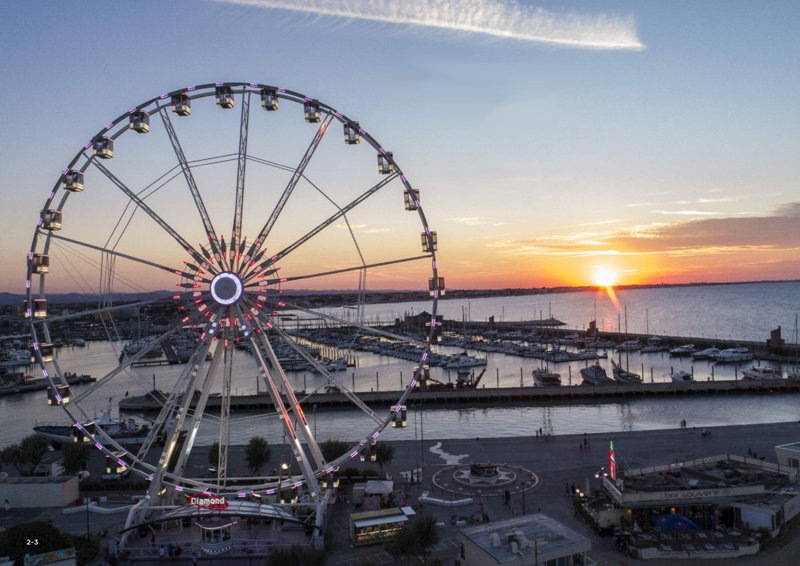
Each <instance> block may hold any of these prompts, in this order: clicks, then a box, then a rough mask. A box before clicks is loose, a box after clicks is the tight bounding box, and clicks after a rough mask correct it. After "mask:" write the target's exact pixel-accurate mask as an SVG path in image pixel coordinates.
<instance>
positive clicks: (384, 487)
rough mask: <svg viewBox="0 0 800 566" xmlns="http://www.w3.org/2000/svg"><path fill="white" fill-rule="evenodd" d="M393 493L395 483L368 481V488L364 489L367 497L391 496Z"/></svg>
mask: <svg viewBox="0 0 800 566" xmlns="http://www.w3.org/2000/svg"><path fill="white" fill-rule="evenodd" d="M392 491H394V482H392V481H380V480H370V481H368V482H367V487H366V488H365V489H364V493H366V494H367V495H389V494H390V493H392Z"/></svg>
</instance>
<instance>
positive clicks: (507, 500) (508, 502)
mask: <svg viewBox="0 0 800 566" xmlns="http://www.w3.org/2000/svg"><path fill="white" fill-rule="evenodd" d="M503 497H504V498H505V503H506V505H511V492H510V491H508V490H506V492H505V494H503Z"/></svg>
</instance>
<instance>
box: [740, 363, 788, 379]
mask: <svg viewBox="0 0 800 566" xmlns="http://www.w3.org/2000/svg"><path fill="white" fill-rule="evenodd" d="M742 379H783V372H782V371H781V370H780V368H776V367H773V366H753V367H751V368H747V369H743V370H742Z"/></svg>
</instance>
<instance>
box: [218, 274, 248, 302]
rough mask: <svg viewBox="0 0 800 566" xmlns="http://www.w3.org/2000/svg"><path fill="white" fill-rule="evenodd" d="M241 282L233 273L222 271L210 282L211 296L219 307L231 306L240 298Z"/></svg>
mask: <svg viewBox="0 0 800 566" xmlns="http://www.w3.org/2000/svg"><path fill="white" fill-rule="evenodd" d="M242 292H243V287H242V280H241V279H240V278H239V276H238V275H236V274H235V273H231V272H230V271H223V272H222V273H219V274H217V276H216V277H214V279H213V280H212V281H211V296H212V297H214V300H215V301H217V302H218V303H219V304H221V305H232V304H233V303H235V302H236V301H238V300H239V299H241V298H242Z"/></svg>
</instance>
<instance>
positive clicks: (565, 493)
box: [564, 482, 570, 497]
mask: <svg viewBox="0 0 800 566" xmlns="http://www.w3.org/2000/svg"><path fill="white" fill-rule="evenodd" d="M569 493H570V492H569V482H567V483H566V484H564V497H569Z"/></svg>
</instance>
